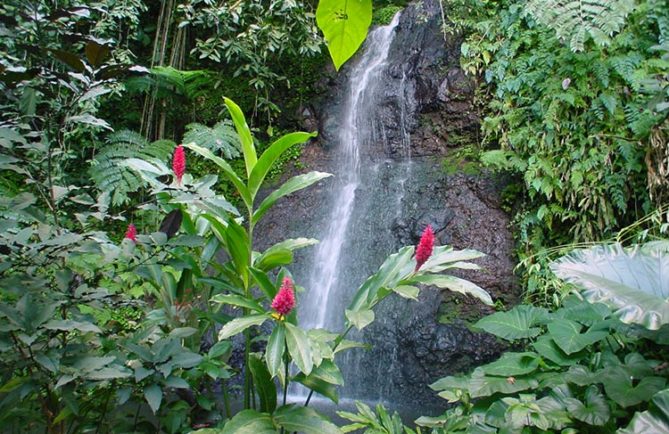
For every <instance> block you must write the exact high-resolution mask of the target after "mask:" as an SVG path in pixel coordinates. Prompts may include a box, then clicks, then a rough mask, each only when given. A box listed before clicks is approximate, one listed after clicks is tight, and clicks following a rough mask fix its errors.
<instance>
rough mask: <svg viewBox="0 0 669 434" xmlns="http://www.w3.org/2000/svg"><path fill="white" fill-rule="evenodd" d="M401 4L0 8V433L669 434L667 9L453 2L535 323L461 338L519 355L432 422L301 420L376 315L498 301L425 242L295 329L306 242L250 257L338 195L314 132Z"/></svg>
mask: <svg viewBox="0 0 669 434" xmlns="http://www.w3.org/2000/svg"><path fill="white" fill-rule="evenodd" d="M407 3H408V2H404V1H374V2H372V1H371V0H347V1H344V0H321V1H318V2H316V1H299V0H274V1H263V0H237V1H215V0H161V1H155V2H148V1H143V0H98V1H77V0H5V1H4V2H2V4H0V92H1V96H0V105H1V107H2V111H1V112H0V430H1V431H2V432H7V433H19V432H21V433H22V432H48V433H61V434H64V433H79V432H82V433H83V432H95V433H102V432H118V433H121V432H124V433H130V432H133V433H136V432H146V433H154V432H166V433H189V432H198V433H203V434H204V433H219V432H221V433H226V434H227V433H254V434H259V433H275V432H282V433H287V432H303V433H341V432H352V431H355V430H360V432H368V433H392V434H401V433H416V432H419V433H420V432H422V433H426V432H429V433H437V434H440V433H544V432H561V433H565V434H567V433H576V432H583V433H595V432H597V433H601V432H607V433H608V432H611V433H612V432H619V433H641V432H644V433H655V432H657V433H661V432H669V389H668V388H667V379H668V378H669V353H668V352H667V345H669V326H667V323H669V282H668V281H667V277H666V276H667V274H668V270H669V259H668V255H669V243H668V242H667V240H666V234H667V230H668V229H669V209H668V206H667V200H668V198H669V188H668V185H669V178H668V176H669V2H668V1H667V0H501V1H493V0H441V1H440V2H439V4H440V6H441V8H442V10H443V16H444V22H443V32H444V37H445V38H457V39H458V40H461V41H462V48H461V51H462V59H461V62H462V68H463V70H465V71H466V72H467V73H468V74H469V76H470V77H471V78H472V80H475V81H476V83H477V96H476V98H477V101H476V103H477V107H478V110H479V112H480V114H481V128H482V131H483V135H482V137H483V139H482V142H481V143H478V144H476V146H475V152H474V154H475V155H474V157H472V158H475V159H476V162H477V164H480V165H482V166H483V167H485V168H486V169H488V170H498V171H502V172H504V173H506V174H508V176H509V177H510V178H511V179H512V182H511V184H510V185H509V186H508V187H507V188H506V190H505V197H506V199H507V200H506V202H507V203H508V206H509V212H511V213H513V214H514V216H515V219H514V233H515V235H516V241H517V255H518V263H519V266H518V269H517V271H518V276H519V279H520V281H521V282H522V285H523V290H524V293H525V302H524V303H523V304H521V305H519V306H515V307H511V306H509V307H508V310H500V311H498V312H496V313H495V314H493V315H490V316H487V317H484V318H482V319H480V320H479V321H478V322H477V323H476V324H474V325H473V327H474V328H476V329H477V330H482V331H486V332H488V333H491V334H493V335H495V336H497V337H499V339H501V340H504V341H508V342H509V351H508V352H506V353H504V354H503V355H502V356H501V358H500V359H499V360H497V361H494V362H492V363H489V364H486V365H483V366H479V367H476V368H475V369H472V371H471V372H463V373H462V375H458V376H450V377H445V378H442V379H438V378H435V379H434V380H435V383H434V384H432V386H431V387H432V388H433V389H434V390H435V391H436V392H438V396H437V394H436V393H435V400H439V399H443V400H444V401H443V402H444V408H446V407H448V409H447V410H446V411H445V412H444V414H442V415H440V416H434V415H431V416H425V417H421V418H419V419H418V420H416V421H415V423H414V422H412V421H408V420H405V421H402V420H401V418H400V416H399V415H398V414H397V413H394V412H393V410H392V409H390V410H386V409H385V408H384V407H383V406H381V405H379V406H377V407H376V408H375V409H372V408H370V407H369V406H367V405H366V404H364V403H358V404H357V410H358V411H357V413H352V412H339V416H340V418H341V419H343V420H347V421H350V423H349V424H348V425H344V426H337V425H336V424H335V423H333V422H332V421H331V420H330V419H328V418H327V417H326V416H324V415H322V414H320V413H319V412H317V411H316V410H314V409H312V407H310V406H309V402H310V398H311V396H312V394H314V393H315V394H319V395H322V396H324V397H326V398H328V399H330V400H332V401H333V402H334V403H337V402H338V399H339V397H338V391H337V390H338V389H337V386H338V385H341V384H342V383H343V382H344V381H345V380H346V379H345V378H342V374H341V372H340V370H339V368H338V367H337V364H336V362H337V357H338V354H339V353H341V352H345V351H351V350H356V351H360V347H364V343H362V342H355V341H352V340H350V339H347V336H348V333H349V331H350V330H351V329H353V328H356V329H363V328H364V327H366V326H368V325H369V324H370V323H371V322H373V321H374V319H375V315H374V308H375V307H376V306H377V305H378V304H379V303H381V302H382V301H383V300H384V299H386V298H387V297H398V296H399V297H404V298H408V299H415V298H416V297H418V296H419V293H420V291H421V289H422V288H423V287H424V286H436V287H438V288H441V289H443V290H451V291H456V292H460V293H463V294H467V295H470V296H473V297H476V298H477V299H478V300H480V301H481V302H482V303H485V304H489V305H494V302H495V300H493V299H491V297H490V296H489V295H488V293H487V292H486V291H485V288H479V287H478V286H476V285H475V284H473V283H471V282H469V281H466V280H463V279H460V278H457V277H454V276H451V275H448V274H443V273H444V272H448V271H449V270H451V269H454V268H461V269H468V270H471V269H476V267H477V266H476V265H475V263H474V262H475V260H476V259H477V258H479V257H480V256H481V253H479V252H476V251H473V250H469V249H465V250H454V249H453V248H452V247H449V246H435V245H434V235H433V234H432V230H431V228H430V227H429V226H428V227H427V228H426V229H425V231H424V232H423V236H422V237H421V239H420V242H419V243H418V245H417V246H416V247H413V246H408V247H404V248H402V249H401V250H399V251H398V252H397V253H394V254H392V255H390V256H389V257H388V259H387V260H386V261H385V262H384V264H383V265H382V266H381V267H380V268H379V270H378V272H377V273H375V274H374V275H372V276H370V278H369V279H368V280H367V281H366V282H364V283H363V284H362V285H361V286H360V288H358V290H357V292H356V295H355V297H354V299H353V301H352V302H351V304H350V305H349V307H348V309H346V311H345V312H341V315H342V316H343V317H344V318H345V319H346V327H345V329H344V330H322V329H316V330H306V329H304V328H301V327H300V325H299V323H298V320H297V316H296V314H295V307H296V304H299V301H300V297H304V296H308V289H307V292H304V293H303V292H301V291H302V288H300V282H295V281H294V280H293V277H292V275H291V272H290V264H291V262H292V260H293V256H294V252H295V251H296V250H298V249H302V248H305V247H309V246H311V245H313V244H315V243H316V242H317V241H316V240H312V239H306V238H297V239H288V240H285V241H283V242H280V243H278V244H276V245H274V246H272V247H270V248H268V249H266V250H265V251H262V252H258V251H255V250H254V246H255V244H254V235H255V234H254V228H255V227H256V225H257V224H258V222H259V221H261V220H262V219H263V218H264V217H265V215H266V213H267V211H268V210H269V209H270V208H271V207H272V206H273V205H274V204H275V203H276V202H277V201H279V200H281V199H282V198H283V197H285V196H288V195H290V194H292V193H294V192H296V191H298V190H300V189H303V188H307V187H309V186H311V185H313V184H315V183H316V182H319V181H321V180H324V179H326V178H328V177H329V176H330V174H327V173H322V172H315V171H312V172H305V171H304V170H301V169H304V168H303V167H300V160H299V158H300V150H301V146H303V144H305V143H307V142H308V141H309V140H310V139H312V138H314V137H315V136H316V134H317V133H316V132H292V131H294V130H296V129H299V122H300V119H301V118H302V117H303V113H304V111H305V110H306V109H308V108H309V104H310V103H311V102H312V101H314V100H316V99H317V98H318V97H319V96H322V94H323V92H324V90H325V86H326V82H327V81H328V80H329V79H330V78H331V77H332V76H333V75H334V74H336V70H338V69H339V68H341V66H342V65H343V64H344V63H345V62H346V61H347V60H348V59H349V58H350V57H351V56H352V55H353V54H354V53H355V52H356V51H357V50H358V49H359V46H360V44H361V43H362V41H363V40H364V38H365V35H366V34H367V31H368V28H369V27H370V25H371V24H372V23H373V24H385V23H388V22H389V21H390V19H391V18H392V16H393V15H394V14H395V13H396V12H398V11H400V10H401V9H402V8H403V7H405V6H406V5H407ZM326 41H327V43H326ZM332 65H334V68H333V67H332ZM293 169H300V170H293ZM293 172H299V174H297V175H295V174H294V173H293ZM293 175H294V176H293ZM291 176H292V177H291ZM279 180H281V181H283V183H280V182H279ZM261 189H263V193H262V194H261V193H260V191H261ZM470 261H474V262H470ZM224 306H225V307H226V308H223V307H224ZM232 308H234V309H232ZM231 312H233V313H234V315H233V314H231ZM261 325H264V327H263V328H262V329H261V328H259V327H260V326H261ZM267 330H270V331H269V332H268V333H265V331H267ZM252 332H253V333H252ZM235 354H237V356H235ZM291 382H297V383H301V384H303V385H304V386H305V387H307V388H308V389H310V390H311V394H310V395H309V398H307V400H306V402H305V403H300V405H297V404H290V403H287V402H286V394H287V390H288V387H289V383H291ZM446 404H449V405H448V406H447V405H446ZM340 425H341V424H340Z"/></svg>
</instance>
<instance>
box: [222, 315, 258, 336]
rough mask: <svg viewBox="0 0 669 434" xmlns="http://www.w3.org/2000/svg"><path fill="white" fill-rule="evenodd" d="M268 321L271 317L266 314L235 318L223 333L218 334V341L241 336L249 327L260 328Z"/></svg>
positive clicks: (226, 325)
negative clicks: (237, 335)
mask: <svg viewBox="0 0 669 434" xmlns="http://www.w3.org/2000/svg"><path fill="white" fill-rule="evenodd" d="M268 319H269V316H268V315H265V314H260V315H248V316H242V317H239V318H235V319H233V320H232V321H230V322H228V323H226V324H225V325H224V326H223V328H222V329H221V331H220V332H219V333H218V340H219V341H222V340H224V339H227V338H229V337H230V336H234V335H236V334H239V333H241V332H243V331H244V330H246V329H247V328H249V327H252V326H259V325H261V324H262V323H264V322H265V321H267V320H268Z"/></svg>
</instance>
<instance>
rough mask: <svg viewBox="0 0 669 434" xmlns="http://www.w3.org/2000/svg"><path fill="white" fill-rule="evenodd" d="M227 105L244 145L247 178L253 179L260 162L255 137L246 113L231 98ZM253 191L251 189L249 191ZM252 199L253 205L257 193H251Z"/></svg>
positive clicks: (227, 100)
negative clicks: (256, 166) (252, 175)
mask: <svg viewBox="0 0 669 434" xmlns="http://www.w3.org/2000/svg"><path fill="white" fill-rule="evenodd" d="M223 99H224V101H225V105H226V106H227V107H228V111H229V112H230V116H231V117H232V122H233V123H234V124H235V129H236V130H237V134H238V135H239V141H240V142H241V144H242V153H243V154H244V163H245V165H246V176H248V177H249V178H250V177H251V173H252V172H253V168H254V167H255V165H256V162H257V161H258V156H257V155H256V147H255V144H254V143H253V136H252V135H251V130H250V129H249V126H248V124H247V123H246V118H245V117H244V112H243V111H242V109H241V108H239V106H238V105H237V104H235V103H234V102H233V101H232V100H231V99H229V98H223ZM249 190H251V189H249ZM249 195H250V197H251V203H253V198H254V197H255V193H252V192H251V191H249Z"/></svg>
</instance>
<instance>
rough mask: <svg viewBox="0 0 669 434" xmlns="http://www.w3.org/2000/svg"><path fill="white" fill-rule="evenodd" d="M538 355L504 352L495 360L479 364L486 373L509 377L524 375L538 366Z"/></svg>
mask: <svg viewBox="0 0 669 434" xmlns="http://www.w3.org/2000/svg"><path fill="white" fill-rule="evenodd" d="M539 360H540V359H539V357H538V355H537V354H536V353H530V352H526V353H504V354H502V357H500V358H499V359H498V360H497V361H495V362H492V363H488V364H487V365H483V366H481V369H483V372H485V373H486V374H487V375H498V376H503V377H510V376H516V375H525V374H529V373H530V372H533V371H535V370H536V369H537V368H538V367H539Z"/></svg>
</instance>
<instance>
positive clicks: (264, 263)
mask: <svg viewBox="0 0 669 434" xmlns="http://www.w3.org/2000/svg"><path fill="white" fill-rule="evenodd" d="M291 262H293V252H292V251H291V250H288V249H270V250H268V251H266V252H265V253H263V254H262V255H260V256H259V257H258V258H257V259H256V260H255V262H254V263H253V266H254V267H255V268H257V269H259V270H262V271H269V270H271V269H273V268H276V267H280V266H282V265H288V264H290V263H291Z"/></svg>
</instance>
